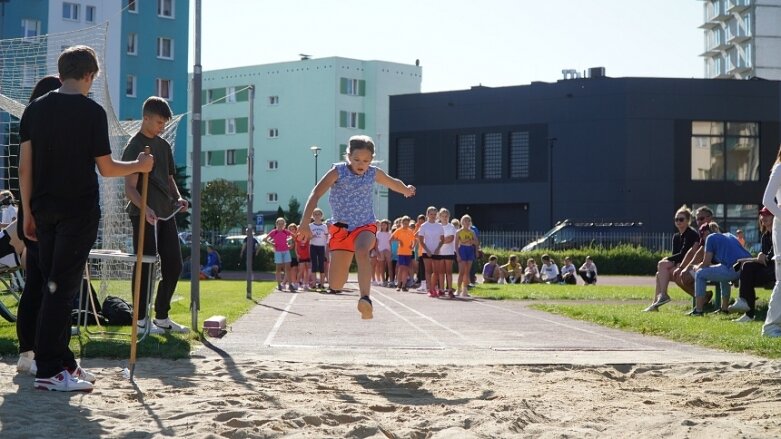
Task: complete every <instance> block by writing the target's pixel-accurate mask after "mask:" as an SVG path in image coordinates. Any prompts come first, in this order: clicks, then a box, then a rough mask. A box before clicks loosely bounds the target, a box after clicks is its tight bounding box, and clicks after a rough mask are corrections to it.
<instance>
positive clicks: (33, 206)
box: [19, 46, 153, 392]
mask: <svg viewBox="0 0 781 439" xmlns="http://www.w3.org/2000/svg"><path fill="white" fill-rule="evenodd" d="M57 68H58V70H59V74H60V79H61V80H62V87H60V89H59V90H57V91H53V92H51V93H48V94H46V95H45V96H43V97H41V98H39V99H36V100H35V101H33V102H32V103H30V105H28V106H27V108H26V109H25V111H24V114H23V115H22V120H21V123H20V127H19V136H20V140H21V146H20V153H19V156H20V158H19V186H20V190H21V193H22V205H23V208H24V211H25V216H24V234H25V236H26V237H27V238H28V239H31V240H37V241H38V247H39V256H38V262H39V264H40V269H41V274H42V276H43V280H44V283H43V293H42V300H41V307H40V310H39V316H38V328H37V335H36V341H35V347H34V350H35V360H36V365H37V369H38V371H37V373H36V375H35V376H36V378H35V387H36V388H38V389H44V390H57V391H64V392H69V391H86V392H89V391H91V390H92V383H93V382H94V381H95V380H96V377H95V375H93V374H91V373H89V372H87V371H85V370H84V369H82V368H81V367H80V366H79V365H78V363H77V362H76V359H75V357H74V355H73V352H71V350H70V349H69V348H68V343H69V341H70V324H71V307H72V303H73V298H74V297H75V296H76V294H78V291H79V287H80V286H81V281H82V275H83V273H84V266H85V264H86V262H87V257H88V256H89V251H90V249H91V248H92V246H93V244H94V243H95V238H96V237H97V231H98V223H99V221H100V205H99V197H98V195H99V194H98V191H99V187H98V177H97V174H96V173H95V165H96V164H97V167H98V170H99V171H100V174H101V175H103V176H104V177H121V176H124V175H127V174H130V173H134V172H148V171H149V170H151V169H152V165H153V159H152V157H151V155H145V154H140V155H139V156H138V157H137V159H136V160H134V161H130V162H119V161H116V160H114V159H113V158H112V157H111V148H110V143H109V136H108V121H107V119H106V112H105V111H104V110H103V108H102V107H101V106H100V105H99V104H97V103H96V102H95V101H93V100H92V99H90V98H88V97H87V94H88V93H89V90H90V88H91V87H92V82H93V81H94V80H95V77H96V76H97V74H98V60H97V57H96V55H95V51H93V50H92V49H91V48H89V47H87V46H74V47H70V48H68V49H65V50H64V51H63V53H62V54H61V55H60V57H59V59H58V60H57Z"/></svg>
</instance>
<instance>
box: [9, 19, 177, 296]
mask: <svg viewBox="0 0 781 439" xmlns="http://www.w3.org/2000/svg"><path fill="white" fill-rule="evenodd" d="M107 31H108V24H107V23H104V24H101V25H97V26H93V27H90V28H86V29H82V30H78V31H72V32H66V33H60V34H49V35H40V36H36V37H29V38H15V39H6V40H0V189H10V190H11V191H13V192H14V195H15V196H16V197H17V199H18V197H19V178H18V163H19V119H20V118H21V116H22V112H23V111H24V108H25V105H26V104H27V102H28V100H29V97H30V93H31V92H32V90H33V87H34V86H35V84H36V82H37V81H38V80H39V79H41V78H43V77H44V76H46V75H56V74H57V58H58V57H59V55H60V53H61V52H62V50H63V49H65V48H67V47H70V46H74V45H78V44H83V45H87V46H90V47H92V48H93V49H94V50H95V52H96V53H97V55H98V60H99V63H100V68H101V71H100V74H99V75H98V77H97V78H96V80H95V81H94V83H93V86H92V90H91V92H90V97H91V98H92V99H94V100H95V101H96V102H97V103H99V104H100V105H101V106H103V108H104V109H105V110H106V114H107V115H108V127H109V138H110V141H111V152H112V155H113V156H114V158H117V159H118V158H120V157H121V154H122V149H123V148H124V146H125V144H126V143H127V141H128V139H129V138H130V137H131V136H132V135H134V134H135V133H136V132H137V131H138V129H139V127H140V121H122V122H120V121H119V120H118V118H117V115H116V113H115V111H114V108H113V107H112V104H111V99H110V97H109V88H108V81H107V79H108V78H107V72H106V70H105V65H104V63H103V60H104V59H105V51H106V40H107ZM182 117H183V115H176V116H175V117H174V119H173V120H172V121H171V123H170V124H169V125H168V127H167V129H166V130H165V132H164V133H163V134H162V137H163V138H165V139H166V140H167V141H168V142H169V143H170V144H171V146H172V147H174V146H175V140H176V139H175V135H176V128H177V126H178V124H179V122H180V120H181V119H182ZM100 191H101V193H100V205H101V210H102V213H103V215H102V219H101V223H100V230H99V232H98V240H97V242H96V243H95V248H96V249H104V250H107V249H110V250H120V251H123V252H128V253H132V252H133V245H132V236H133V233H132V231H133V229H132V227H131V225H130V220H129V219H128V217H127V214H126V213H125V211H124V207H125V204H126V203H127V200H126V198H125V194H124V180H123V179H122V178H103V177H100ZM132 266H133V265H132V264H128V263H120V262H116V263H114V262H107V261H102V262H95V263H94V264H93V265H92V267H91V268H92V270H91V272H92V275H93V279H94V280H97V279H96V278H98V279H100V281H101V294H100V295H101V300H102V299H104V298H105V295H106V294H107V292H108V294H111V295H119V296H120V297H124V298H126V299H127V298H128V297H131V296H130V292H131V290H130V289H126V288H124V287H123V288H122V290H124V291H121V292H119V291H109V289H111V290H113V289H114V288H110V284H112V282H113V281H117V280H127V281H129V280H130V270H132ZM110 281H111V282H110ZM120 293H121V294H120Z"/></svg>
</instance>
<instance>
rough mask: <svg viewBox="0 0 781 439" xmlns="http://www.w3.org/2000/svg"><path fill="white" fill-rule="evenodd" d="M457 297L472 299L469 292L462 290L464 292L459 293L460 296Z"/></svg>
mask: <svg viewBox="0 0 781 439" xmlns="http://www.w3.org/2000/svg"><path fill="white" fill-rule="evenodd" d="M459 297H472V295H471V294H469V292H468V291H467V290H464V291H461V294H460V295H459Z"/></svg>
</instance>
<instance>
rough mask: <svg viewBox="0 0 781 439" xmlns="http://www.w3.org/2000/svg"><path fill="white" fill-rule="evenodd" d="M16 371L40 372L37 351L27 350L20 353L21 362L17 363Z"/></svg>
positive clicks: (31, 373) (33, 373) (32, 373)
mask: <svg viewBox="0 0 781 439" xmlns="http://www.w3.org/2000/svg"><path fill="white" fill-rule="evenodd" d="M16 371H17V372H20V373H29V374H30V375H35V373H36V372H38V366H36V364H35V353H34V352H33V351H26V352H22V353H21V354H19V362H18V363H16Z"/></svg>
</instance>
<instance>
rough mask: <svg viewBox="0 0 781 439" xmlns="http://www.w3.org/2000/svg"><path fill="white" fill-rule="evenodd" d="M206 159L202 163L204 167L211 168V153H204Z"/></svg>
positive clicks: (212, 159) (212, 155)
mask: <svg viewBox="0 0 781 439" xmlns="http://www.w3.org/2000/svg"><path fill="white" fill-rule="evenodd" d="M205 153H206V157H205V159H204V161H203V165H204V166H211V165H212V162H213V161H214V154H213V153H212V152H211V151H206V152H205Z"/></svg>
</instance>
